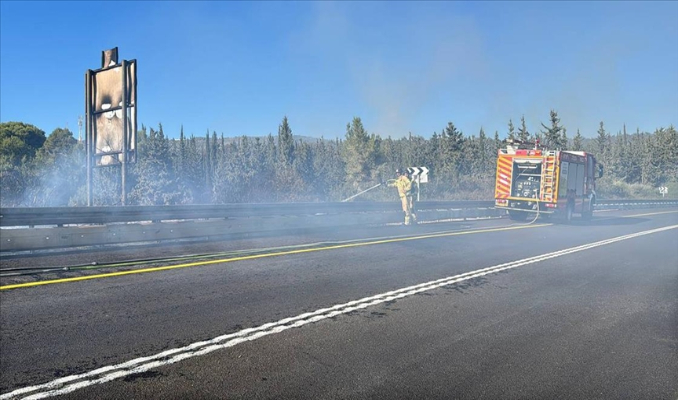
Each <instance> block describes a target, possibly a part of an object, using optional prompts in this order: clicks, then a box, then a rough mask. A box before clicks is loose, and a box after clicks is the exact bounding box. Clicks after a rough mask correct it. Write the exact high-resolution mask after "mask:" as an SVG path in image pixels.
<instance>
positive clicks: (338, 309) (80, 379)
mask: <svg viewBox="0 0 678 400" xmlns="http://www.w3.org/2000/svg"><path fill="white" fill-rule="evenodd" d="M676 228H678V225H671V226H666V227H663V228H657V229H652V230H648V231H643V232H637V233H633V234H629V235H624V236H618V237H615V238H611V239H606V240H601V241H599V242H595V243H589V244H585V245H581V246H576V247H571V248H569V249H564V250H559V251H555V252H552V253H547V254H542V255H539V256H535V257H529V258H525V259H522V260H517V261H512V262H509V263H504V264H499V265H495V266H493V267H488V268H483V269H479V270H475V271H471V272H466V273H463V274H459V275H454V276H450V277H447V278H442V279H437V280H434V281H430V282H426V283H421V284H418V285H414V286H409V287H406V288H402V289H398V290H393V291H390V292H386V293H381V294H377V295H374V296H370V297H365V298H363V299H360V300H354V301H349V302H348V303H343V304H337V305H335V306H332V307H329V308H323V309H319V310H316V311H313V312H309V313H304V314H300V315H297V316H295V317H290V318H285V319H281V320H279V321H277V322H271V323H267V324H264V325H261V326H258V327H255V328H248V329H243V330H241V331H238V332H235V333H230V334H227V335H222V336H218V337H216V338H214V339H211V340H207V341H201V342H196V343H193V344H190V345H188V346H185V347H180V348H176V349H171V350H167V351H164V352H162V353H158V354H156V355H153V356H149V357H141V358H136V359H134V360H130V361H127V362H124V363H121V364H117V365H109V366H106V367H102V368H98V369H95V370H93V371H90V372H86V373H83V374H78V375H71V376H67V377H64V378H59V379H55V380H53V381H51V382H48V383H44V384H41V385H36V386H30V387H25V388H21V389H17V390H14V391H12V392H9V393H5V394H3V395H1V396H0V400H7V399H14V398H17V396H21V395H24V394H28V393H32V392H38V393H33V394H31V395H29V396H28V397H25V399H42V398H46V397H51V396H57V395H61V394H66V393H70V392H73V391H75V390H78V389H81V388H84V387H87V386H92V385H97V384H101V383H105V382H109V381H112V380H115V379H119V378H122V377H125V376H129V375H132V374H137V373H141V372H145V371H148V370H151V369H154V368H158V367H162V366H164V365H169V364H174V363H176V362H179V361H181V360H185V359H188V358H192V357H197V356H201V355H205V354H208V353H211V352H213V351H215V350H221V349H225V348H229V347H233V346H235V345H237V344H240V343H243V342H248V341H253V340H256V339H259V338H261V337H264V336H268V335H272V334H275V333H280V332H283V331H286V330H288V329H291V328H298V327H301V326H304V325H307V324H310V323H314V322H318V321H322V320H325V319H328V318H333V317H336V316H338V315H341V314H347V313H350V312H352V311H356V310H360V309H364V308H367V307H372V306H375V305H378V304H382V303H385V302H388V301H393V300H397V299H402V298H405V297H409V296H412V295H415V294H417V293H421V292H424V291H429V290H433V289H437V288H440V287H442V286H447V285H451V284H454V283H458V282H462V281H465V280H469V279H473V278H478V277H481V276H485V275H488V274H494V273H497V272H500V271H505V270H509V269H513V268H517V267H520V266H523V265H527V264H533V263H536V262H540V261H544V260H548V259H551V258H555V257H561V256H564V255H567V254H572V253H576V252H579V251H583V250H588V249H592V248H595V247H600V246H604V245H607V244H611V243H615V242H619V241H622V240H627V239H632V238H635V237H639V236H644V235H650V234H653V233H658V232H663V231H667V230H670V229H676ZM69 383H70V384H69Z"/></svg>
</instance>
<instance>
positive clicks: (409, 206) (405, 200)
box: [400, 196, 417, 225]
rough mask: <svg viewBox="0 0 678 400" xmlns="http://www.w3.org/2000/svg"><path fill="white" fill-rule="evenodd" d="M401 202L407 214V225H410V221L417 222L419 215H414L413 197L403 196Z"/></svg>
mask: <svg viewBox="0 0 678 400" xmlns="http://www.w3.org/2000/svg"><path fill="white" fill-rule="evenodd" d="M400 202H401V203H402V206H403V212H404V213H405V225H410V223H411V222H410V220H413V221H414V222H417V215H416V214H415V213H414V209H413V206H414V199H413V197H412V196H402V197H400Z"/></svg>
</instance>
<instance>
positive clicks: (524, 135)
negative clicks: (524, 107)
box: [518, 115, 530, 143]
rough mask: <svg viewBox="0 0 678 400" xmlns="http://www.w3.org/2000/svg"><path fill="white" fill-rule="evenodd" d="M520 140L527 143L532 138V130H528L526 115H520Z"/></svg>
mask: <svg viewBox="0 0 678 400" xmlns="http://www.w3.org/2000/svg"><path fill="white" fill-rule="evenodd" d="M518 140H520V141H521V142H523V143H525V142H528V141H529V140H530V132H528V131H527V125H525V116H524V115H523V116H522V117H520V130H518Z"/></svg>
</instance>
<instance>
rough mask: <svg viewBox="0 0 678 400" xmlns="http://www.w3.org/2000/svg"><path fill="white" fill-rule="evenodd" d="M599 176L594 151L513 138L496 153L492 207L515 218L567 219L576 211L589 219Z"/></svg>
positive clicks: (601, 170) (600, 166) (569, 219)
mask: <svg viewBox="0 0 678 400" xmlns="http://www.w3.org/2000/svg"><path fill="white" fill-rule="evenodd" d="M602 176H603V166H602V165H600V164H598V163H597V162H596V158H595V157H594V156H593V154H590V153H586V152H583V151H561V150H545V149H542V148H540V146H539V142H536V143H520V142H518V141H512V142H509V143H508V144H507V146H506V148H502V149H499V152H498V156H497V178H496V183H495V189H494V198H495V207H496V208H503V209H506V210H508V214H509V216H510V217H511V219H514V220H525V219H526V218H527V217H528V216H530V215H532V216H535V214H536V213H539V215H541V216H544V217H549V216H551V215H557V216H562V217H564V219H565V220H566V221H568V222H569V221H571V220H572V215H573V214H575V213H577V214H581V215H582V217H583V218H587V219H588V218H591V216H592V215H593V209H594V206H595V203H596V178H600V177H602Z"/></svg>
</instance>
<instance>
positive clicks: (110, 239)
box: [0, 200, 678, 252]
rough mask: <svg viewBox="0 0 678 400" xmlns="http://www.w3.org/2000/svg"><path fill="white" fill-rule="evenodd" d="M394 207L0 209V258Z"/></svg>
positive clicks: (368, 215) (341, 219)
mask: <svg viewBox="0 0 678 400" xmlns="http://www.w3.org/2000/svg"><path fill="white" fill-rule="evenodd" d="M676 206H678V201H665V200H599V202H598V203H597V204H596V208H597V209H601V210H602V209H615V208H617V209H627V208H655V207H676ZM416 208H417V215H418V217H419V220H420V221H440V220H450V219H464V218H491V217H494V218H499V217H503V216H505V215H506V212H505V211H504V210H499V209H495V208H494V201H435V202H434V201H428V202H419V203H417V207H416ZM402 219H403V218H402V211H401V210H400V204H399V203H397V202H354V203H343V202H342V203H282V204H227V205H197V206H159V207H138V206H137V207H134V206H132V207H58V208H47V207H43V208H2V209H0V226H2V227H3V229H1V230H0V252H21V251H33V250H41V249H55V248H73V247H82V246H96V245H111V244H123V243H139V242H157V241H164V240H179V239H197V238H203V239H205V240H210V239H213V238H224V237H231V236H233V235H241V234H247V235H252V234H271V232H275V231H288V232H289V231H290V230H294V229H302V230H303V229H309V228H319V227H324V228H329V227H347V226H360V225H363V226H364V225H369V224H386V223H399V222H402Z"/></svg>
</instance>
